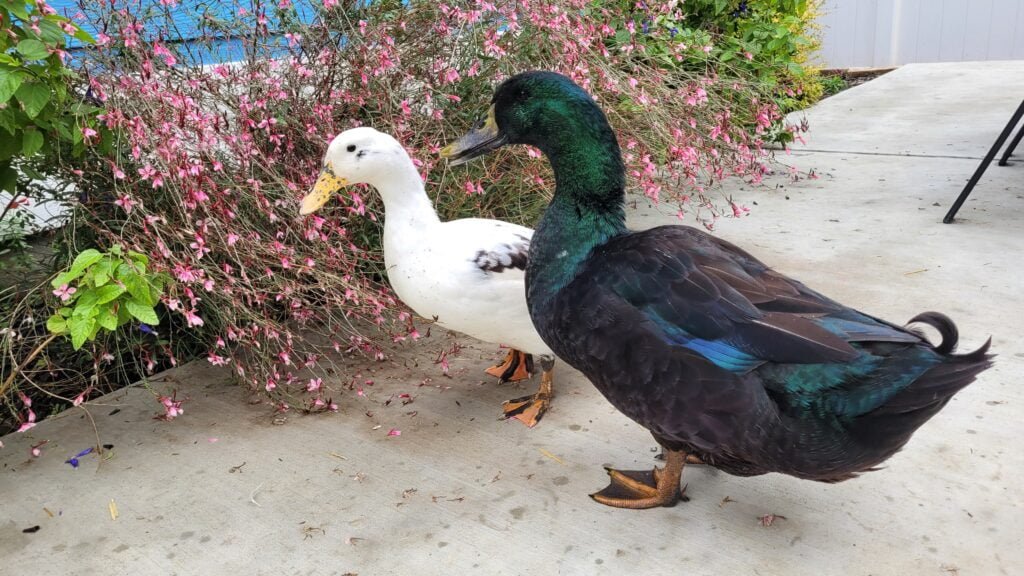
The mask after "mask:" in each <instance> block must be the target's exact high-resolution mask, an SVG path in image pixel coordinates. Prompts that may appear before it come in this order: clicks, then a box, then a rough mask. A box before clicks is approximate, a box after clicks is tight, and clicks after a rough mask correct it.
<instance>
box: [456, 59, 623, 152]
mask: <svg viewBox="0 0 1024 576" xmlns="http://www.w3.org/2000/svg"><path fill="white" fill-rule="evenodd" d="M506 144H527V145H531V146H536V147H537V148H539V149H540V150H541V151H542V152H544V154H545V155H547V156H548V158H549V159H552V160H554V158H555V157H556V156H557V155H558V154H559V153H568V152H570V151H580V150H581V147H584V148H585V147H587V145H588V144H597V145H601V147H607V146H609V145H611V146H614V148H615V152H616V153H618V145H617V143H616V142H615V134H614V133H613V132H612V130H611V128H610V126H609V125H608V120H607V118H605V115H604V113H603V112H602V111H601V109H600V108H599V107H598V106H597V104H595V103H594V100H593V99H592V98H591V97H590V95H589V94H587V92H586V91H585V90H583V89H582V88H580V87H579V86H578V85H576V84H575V83H574V82H573V81H572V80H570V79H569V78H567V77H566V76H563V75H561V74H557V73H555V72H540V71H535V72H524V73H522V74H517V75H516V76H513V77H511V78H509V79H508V80H506V81H504V82H503V83H502V84H501V85H500V86H498V89H497V90H496V91H495V92H494V98H493V99H492V100H491V107H490V109H489V110H488V111H487V115H486V116H485V117H484V118H483V119H481V120H480V121H479V122H477V124H476V125H475V126H474V127H473V129H472V130H471V131H470V132H469V133H468V134H466V135H465V136H463V137H462V138H460V139H459V140H458V141H456V142H455V143H453V144H451V145H449V146H447V147H446V148H444V149H443V150H441V156H442V157H444V158H448V159H449V161H450V162H451V163H452V164H453V165H458V164H463V163H465V162H467V161H469V160H471V159H473V158H476V157H478V156H482V155H484V154H486V153H488V152H490V151H492V150H496V149H498V148H500V147H502V146H504V145H506Z"/></svg>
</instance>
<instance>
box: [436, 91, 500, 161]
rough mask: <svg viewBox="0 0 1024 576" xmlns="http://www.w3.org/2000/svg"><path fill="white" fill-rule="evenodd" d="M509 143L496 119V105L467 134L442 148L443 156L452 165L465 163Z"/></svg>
mask: <svg viewBox="0 0 1024 576" xmlns="http://www.w3.org/2000/svg"><path fill="white" fill-rule="evenodd" d="M506 143H507V140H506V138H505V135H504V134H502V133H501V130H499V129H498V123H497V122H495V120H494V106H491V108H490V110H488V111H487V118H485V119H483V121H481V122H478V123H477V125H476V126H474V127H473V129H472V130H470V131H469V133H467V134H466V135H465V136H463V137H462V138H459V139H458V140H456V141H455V142H454V143H452V144H449V145H447V146H445V147H444V148H442V149H441V153H440V154H441V158H447V159H448V162H449V163H450V164H451V165H452V166H458V165H460V164H465V163H466V162H469V161H470V160H472V159H473V158H476V157H477V156H483V155H484V154H487V153H488V152H490V151H491V150H497V149H498V148H501V147H502V146H504V145H505V144H506Z"/></svg>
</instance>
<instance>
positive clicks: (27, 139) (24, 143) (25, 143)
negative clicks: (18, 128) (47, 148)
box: [21, 130, 43, 156]
mask: <svg viewBox="0 0 1024 576" xmlns="http://www.w3.org/2000/svg"><path fill="white" fill-rule="evenodd" d="M42 147H43V133H42V132H40V131H39V130H25V134H24V135H22V137H21V153H22V154H24V155H25V156H31V155H33V154H35V153H36V152H39V150H40V149H42Z"/></svg>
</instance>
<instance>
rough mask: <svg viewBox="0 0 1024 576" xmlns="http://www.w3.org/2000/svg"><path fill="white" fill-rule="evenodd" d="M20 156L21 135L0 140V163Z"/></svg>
mask: <svg viewBox="0 0 1024 576" xmlns="http://www.w3.org/2000/svg"><path fill="white" fill-rule="evenodd" d="M19 154H21V133H20V132H19V133H17V134H15V135H14V136H11V137H9V138H8V137H4V138H0V162H3V161H5V160H9V159H11V158H14V157H15V156H17V155H19Z"/></svg>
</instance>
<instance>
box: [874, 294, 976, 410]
mask: <svg viewBox="0 0 1024 576" xmlns="http://www.w3.org/2000/svg"><path fill="white" fill-rule="evenodd" d="M910 322H911V323H914V322H917V323H921V324H927V325H928V326H931V327H933V328H935V329H936V330H938V331H939V334H941V335H942V342H940V343H939V345H938V346H934V349H935V351H936V352H937V353H939V354H941V355H942V361H941V362H939V363H938V364H936V365H934V366H932V367H931V368H929V369H928V370H927V371H926V372H925V373H924V374H922V375H921V376H920V377H918V378H917V379H916V380H915V381H914V382H913V383H912V384H911V385H910V386H908V387H907V388H906V389H905V390H903V391H902V392H900V393H899V394H897V395H896V396H894V397H892V398H890V399H889V400H888V401H887V402H886V403H885V404H884V405H882V406H881V407H879V409H878V410H876V412H875V416H878V417H882V416H883V415H887V414H890V415H891V414H897V415H902V417H903V418H906V417H907V416H908V415H910V414H914V418H909V419H907V420H906V421H905V422H898V421H894V422H893V425H896V426H903V425H908V424H911V420H915V421H916V423H915V424H913V428H916V427H917V426H920V425H921V424H922V423H924V422H925V421H926V420H927V419H928V418H931V417H932V416H933V415H934V414H935V413H936V412H938V411H939V410H940V409H941V408H942V407H943V406H945V404H946V403H947V402H949V400H950V399H951V398H952V397H953V395H954V394H956V393H957V392H959V391H960V390H962V389H963V388H965V387H967V385H969V384H971V383H972V382H974V379H975V377H976V376H977V375H978V374H979V373H981V372H983V371H985V370H987V369H989V368H990V367H991V366H992V359H993V358H995V356H994V355H992V354H989V353H988V349H989V345H991V343H992V338H989V339H988V340H987V341H986V342H985V344H983V345H982V346H981V347H980V348H978V349H977V350H975V351H973V352H970V353H968V354H953V353H952V352H953V350H954V349H955V348H956V343H957V338H958V337H957V329H956V325H955V324H953V321H952V320H950V319H949V318H948V317H947V316H946V315H944V314H940V313H938V312H925V313H923V314H918V315H917V316H915V317H914V318H913V319H912V320H911V321H910ZM875 424H876V425H880V421H877V422H875ZM883 427H884V426H883Z"/></svg>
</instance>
